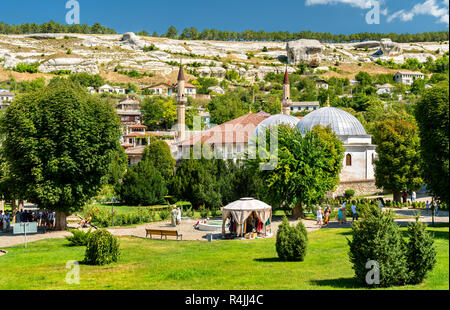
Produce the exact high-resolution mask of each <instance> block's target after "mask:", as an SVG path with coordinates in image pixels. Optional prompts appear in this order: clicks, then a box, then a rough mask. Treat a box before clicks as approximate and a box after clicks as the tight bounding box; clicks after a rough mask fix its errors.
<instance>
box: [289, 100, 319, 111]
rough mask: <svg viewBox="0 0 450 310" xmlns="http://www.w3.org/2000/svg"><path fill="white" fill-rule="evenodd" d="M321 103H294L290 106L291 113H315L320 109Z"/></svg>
mask: <svg viewBox="0 0 450 310" xmlns="http://www.w3.org/2000/svg"><path fill="white" fill-rule="evenodd" d="M319 107H320V106H319V101H301V102H292V103H291V104H290V109H291V113H296V112H301V111H315V110H318V109H319Z"/></svg>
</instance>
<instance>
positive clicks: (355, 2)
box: [305, 0, 372, 9]
mask: <svg viewBox="0 0 450 310" xmlns="http://www.w3.org/2000/svg"><path fill="white" fill-rule="evenodd" d="M317 4H348V5H351V6H352V7H357V8H360V9H370V8H372V0H306V2H305V5H307V6H310V5H317Z"/></svg>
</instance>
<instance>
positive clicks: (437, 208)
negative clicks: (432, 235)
mask: <svg viewBox="0 0 450 310" xmlns="http://www.w3.org/2000/svg"><path fill="white" fill-rule="evenodd" d="M435 203H436V209H435V210H434V215H436V216H437V215H438V211H439V203H438V202H437V201H435Z"/></svg>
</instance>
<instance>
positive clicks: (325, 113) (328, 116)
mask: <svg viewBox="0 0 450 310" xmlns="http://www.w3.org/2000/svg"><path fill="white" fill-rule="evenodd" d="M315 125H322V126H324V127H327V126H330V127H331V129H332V130H333V132H334V133H335V134H336V135H338V136H345V135H351V136H353V135H356V136H359V135H367V133H366V130H365V129H364V127H363V125H362V124H361V123H360V121H358V119H357V118H356V117H354V116H353V115H351V114H350V113H348V112H346V111H344V110H341V109H338V108H331V107H325V108H321V109H319V110H316V111H314V112H311V113H309V114H308V115H306V116H305V117H304V118H302V119H301V120H300V121H299V122H298V124H297V127H298V128H299V129H300V131H301V132H302V133H303V134H304V133H305V132H307V131H310V130H311V129H312V128H313V127H314V126H315Z"/></svg>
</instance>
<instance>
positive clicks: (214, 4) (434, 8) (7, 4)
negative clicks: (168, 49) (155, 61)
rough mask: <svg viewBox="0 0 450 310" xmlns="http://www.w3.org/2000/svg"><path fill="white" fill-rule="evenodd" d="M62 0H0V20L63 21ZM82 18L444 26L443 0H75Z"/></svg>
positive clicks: (238, 26) (200, 24)
mask: <svg viewBox="0 0 450 310" xmlns="http://www.w3.org/2000/svg"><path fill="white" fill-rule="evenodd" d="M374 1H378V2H379V3H380V24H371V25H370V24H367V23H366V14H367V13H368V12H369V11H370V9H371V8H373V6H372V5H373V2H374ZM66 2H67V0H38V1H37V0H13V1H5V0H3V1H2V4H1V6H0V21H3V22H6V23H9V24H20V23H24V22H37V23H42V22H45V21H49V20H51V19H53V20H55V21H57V22H61V23H65V15H66V12H67V11H68V10H67V9H66V7H65V6H66ZM78 2H79V3H80V8H81V12H80V13H81V23H85V24H90V25H91V24H93V23H95V22H100V23H101V24H103V25H105V26H108V27H111V28H114V29H116V31H118V32H127V31H134V32H138V31H140V30H143V29H145V30H147V31H149V32H150V33H152V32H153V31H157V32H158V33H163V32H165V31H166V30H167V28H168V27H169V26H171V25H174V26H175V27H176V28H177V29H178V30H182V29H183V28H184V27H190V26H194V27H196V28H197V29H199V30H202V29H205V28H216V29H220V30H230V31H244V30H246V29H252V30H265V31H279V30H281V31H291V32H297V31H301V30H311V31H317V32H330V33H334V34H339V33H343V34H350V33H357V32H384V33H386V32H396V33H407V32H408V33H416V32H425V31H442V30H447V29H448V5H449V4H448V3H449V1H448V0H284V1H274V0H224V1H217V0H190V1H186V0H182V1H179V0H169V1H161V0H158V1H156V0H146V1H143V0H78Z"/></svg>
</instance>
